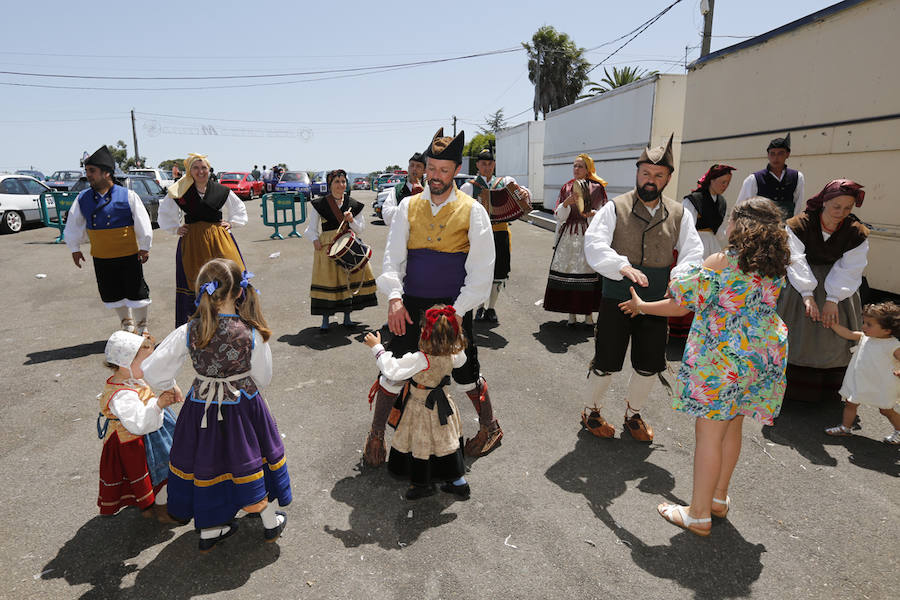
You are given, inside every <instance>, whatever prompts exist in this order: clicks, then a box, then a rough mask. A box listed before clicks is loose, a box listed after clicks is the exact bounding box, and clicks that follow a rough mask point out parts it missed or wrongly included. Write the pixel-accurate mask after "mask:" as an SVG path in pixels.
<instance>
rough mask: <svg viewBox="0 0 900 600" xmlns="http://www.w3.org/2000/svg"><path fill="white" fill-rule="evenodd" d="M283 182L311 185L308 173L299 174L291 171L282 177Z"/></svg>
mask: <svg viewBox="0 0 900 600" xmlns="http://www.w3.org/2000/svg"><path fill="white" fill-rule="evenodd" d="M281 181H294V182H298V183H309V175H307V174H306V173H298V172H294V171H289V172H287V173H285V174H284V175H282V176H281Z"/></svg>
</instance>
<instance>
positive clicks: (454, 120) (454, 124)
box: [453, 115, 456, 137]
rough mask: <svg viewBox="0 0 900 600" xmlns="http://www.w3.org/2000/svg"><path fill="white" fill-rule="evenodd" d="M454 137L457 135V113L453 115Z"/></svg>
mask: <svg viewBox="0 0 900 600" xmlns="http://www.w3.org/2000/svg"><path fill="white" fill-rule="evenodd" d="M453 137H456V115H453Z"/></svg>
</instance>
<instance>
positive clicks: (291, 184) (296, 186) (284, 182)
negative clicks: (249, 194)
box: [275, 171, 310, 197]
mask: <svg viewBox="0 0 900 600" xmlns="http://www.w3.org/2000/svg"><path fill="white" fill-rule="evenodd" d="M309 188H310V181H309V175H307V174H306V171H287V172H286V173H285V174H284V175H282V176H281V179H280V180H278V183H277V184H275V191H276V192H302V193H304V194H306V195H307V197H309Z"/></svg>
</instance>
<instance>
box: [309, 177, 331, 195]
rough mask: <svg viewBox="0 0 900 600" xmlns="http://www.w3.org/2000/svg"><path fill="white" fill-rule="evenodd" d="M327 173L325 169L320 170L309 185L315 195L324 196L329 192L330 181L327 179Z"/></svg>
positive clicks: (311, 192) (310, 190)
mask: <svg viewBox="0 0 900 600" xmlns="http://www.w3.org/2000/svg"><path fill="white" fill-rule="evenodd" d="M325 179H326V173H325V171H319V172H318V173H316V177H315V179H314V180H313V182H312V183H311V184H310V186H309V192H310V194H312V195H313V196H324V195H326V194H327V193H328V183H326V181H325Z"/></svg>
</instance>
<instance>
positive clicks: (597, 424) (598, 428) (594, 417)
mask: <svg viewBox="0 0 900 600" xmlns="http://www.w3.org/2000/svg"><path fill="white" fill-rule="evenodd" d="M581 424H582V425H584V428H585V429H587V430H588V431H590V432H591V433H593V434H594V435H596V436H597V437H601V438H611V437H615V435H616V428H615V427H613V426H612V425H610V424H609V422H607V420H606V419H604V418H603V415H601V414H600V408H598V407H597V405H596V404H595V405H594V406H593V407H589V406H585V407H584V411H582V413H581Z"/></svg>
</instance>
